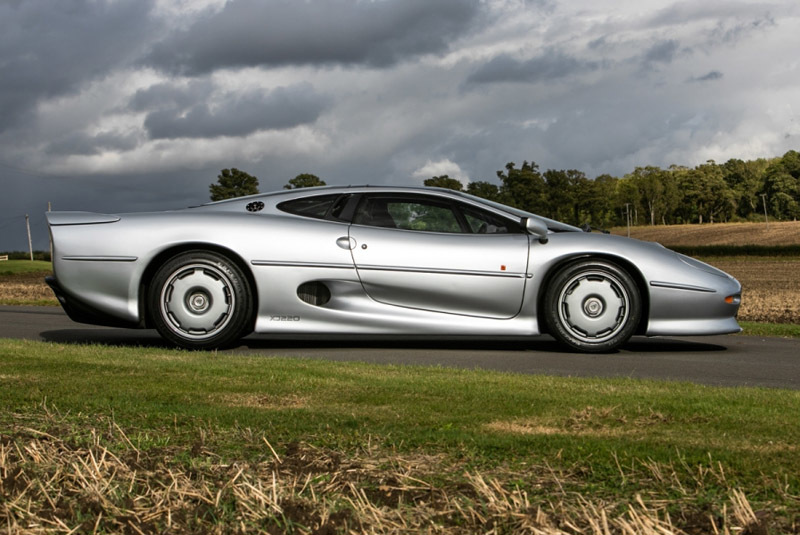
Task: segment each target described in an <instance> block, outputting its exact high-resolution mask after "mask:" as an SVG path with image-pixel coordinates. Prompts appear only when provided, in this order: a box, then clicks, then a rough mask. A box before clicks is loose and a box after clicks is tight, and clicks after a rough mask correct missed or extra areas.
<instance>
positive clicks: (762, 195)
mask: <svg viewBox="0 0 800 535" xmlns="http://www.w3.org/2000/svg"><path fill="white" fill-rule="evenodd" d="M761 200H762V201H763V203H764V221H765V222H766V223H767V230H769V216H768V215H767V194H766V193H762V194H761Z"/></svg>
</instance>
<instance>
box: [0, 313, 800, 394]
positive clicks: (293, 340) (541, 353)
mask: <svg viewBox="0 0 800 535" xmlns="http://www.w3.org/2000/svg"><path fill="white" fill-rule="evenodd" d="M0 338H22V339H28V340H40V341H45V342H54V343H67V344H71V343H88V344H100V345H109V346H120V345H122V346H143V347H167V344H165V342H164V341H163V340H162V339H161V338H160V337H159V336H158V334H157V333H156V332H155V331H153V330H133V329H115V328H109V327H96V326H92V325H83V324H79V323H74V322H73V321H71V320H70V319H69V318H68V317H67V316H66V314H64V312H63V311H62V310H61V309H60V308H56V307H18V306H0ZM225 352H228V353H233V354H246V355H258V356H264V357H273V356H280V357H289V358H310V359H326V360H333V361H361V362H371V363H378V364H409V365H421V366H444V367H455V368H478V369H487V370H498V371H504V372H512V373H527V374H540V375H556V376H572V377H631V378H640V379H658V380H669V381H687V382H693V383H698V384H706V385H717V386H731V387H735V386H762V387H769V388H788V389H795V390H800V340H798V339H785V338H766V337H758V336H742V335H727V336H708V337H669V338H645V337H634V338H632V339H631V341H630V342H628V343H627V344H626V345H625V346H623V348H622V349H620V350H619V351H617V352H615V353H611V354H602V355H585V354H580V353H571V352H569V351H567V350H565V349H564V348H562V347H561V346H560V345H559V344H558V343H556V342H555V341H554V340H553V339H552V338H550V337H547V336H542V337H537V338H531V339H508V338H497V339H487V338H479V339H478V338H453V339H448V338H441V337H424V338H422V337H404V338H398V337H391V338H390V337H376V336H370V337H363V336H359V337H355V336H347V337H344V336H339V337H334V338H331V337H327V336H326V337H318V336H304V337H298V336H291V337H287V336H283V335H281V336H269V335H251V336H248V337H247V338H245V339H243V340H242V342H241V344H240V345H239V346H238V347H235V348H232V349H228V350H225Z"/></svg>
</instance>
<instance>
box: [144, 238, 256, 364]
mask: <svg viewBox="0 0 800 535" xmlns="http://www.w3.org/2000/svg"><path fill="white" fill-rule="evenodd" d="M147 306H148V309H149V310H150V313H151V317H152V320H153V324H154V326H155V328H156V330H158V332H159V334H161V336H163V337H164V338H165V339H167V340H169V341H170V342H172V343H173V344H175V345H178V346H180V347H184V348H187V349H215V348H219V347H225V346H228V345H230V344H232V343H233V342H235V341H237V340H239V338H241V337H242V336H245V335H246V334H249V332H250V331H251V330H252V327H253V326H252V324H253V298H252V294H251V291H250V287H249V284H248V282H247V278H246V277H245V275H244V273H242V271H241V269H239V267H238V266H237V265H236V264H235V263H234V262H232V261H231V260H230V259H228V258H227V257H225V256H223V255H221V254H218V253H214V252H210V251H187V252H185V253H181V254H178V255H176V256H174V257H172V258H171V259H169V260H168V261H167V262H166V263H165V264H164V265H163V266H161V267H160V268H159V269H158V271H156V273H155V275H154V276H153V279H152V282H151V284H150V288H149V292H148V297H147Z"/></svg>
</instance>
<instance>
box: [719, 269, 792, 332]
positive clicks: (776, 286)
mask: <svg viewBox="0 0 800 535" xmlns="http://www.w3.org/2000/svg"><path fill="white" fill-rule="evenodd" d="M705 261H706V262H708V263H709V264H712V265H714V266H715V267H718V268H719V269H721V270H723V271H725V272H727V273H730V274H731V275H733V276H734V277H736V278H737V279H738V280H739V282H741V283H742V307H741V308H740V309H739V319H740V320H743V321H760V322H769V323H793V324H800V259H797V258H789V259H775V258H765V257H747V256H742V257H729V258H724V257H723V258H707V259H705Z"/></svg>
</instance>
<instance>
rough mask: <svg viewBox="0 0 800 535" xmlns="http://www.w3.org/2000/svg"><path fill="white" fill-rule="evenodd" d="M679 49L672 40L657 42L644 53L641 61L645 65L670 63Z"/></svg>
mask: <svg viewBox="0 0 800 535" xmlns="http://www.w3.org/2000/svg"><path fill="white" fill-rule="evenodd" d="M679 48H680V44H679V43H678V41H675V40H674V39H669V40H665V41H659V42H658V43H656V44H654V45H653V46H651V47H650V48H649V49H648V50H647V52H645V53H644V57H643V60H644V62H645V63H653V62H656V63H672V60H673V59H675V56H676V54H677V53H678V49H679Z"/></svg>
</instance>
